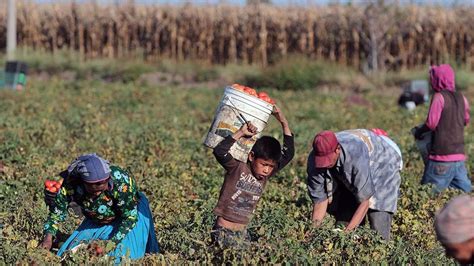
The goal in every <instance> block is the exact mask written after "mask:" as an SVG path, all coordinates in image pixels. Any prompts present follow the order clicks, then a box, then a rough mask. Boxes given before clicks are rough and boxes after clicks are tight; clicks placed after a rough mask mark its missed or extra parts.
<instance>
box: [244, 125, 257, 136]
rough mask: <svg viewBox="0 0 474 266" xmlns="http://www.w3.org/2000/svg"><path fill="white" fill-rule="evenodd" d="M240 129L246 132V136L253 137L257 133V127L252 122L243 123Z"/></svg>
mask: <svg viewBox="0 0 474 266" xmlns="http://www.w3.org/2000/svg"><path fill="white" fill-rule="evenodd" d="M240 130H242V133H244V137H252V136H254V135H255V134H257V127H256V126H254V125H252V123H250V122H247V123H245V124H243V125H242V127H241V128H240Z"/></svg>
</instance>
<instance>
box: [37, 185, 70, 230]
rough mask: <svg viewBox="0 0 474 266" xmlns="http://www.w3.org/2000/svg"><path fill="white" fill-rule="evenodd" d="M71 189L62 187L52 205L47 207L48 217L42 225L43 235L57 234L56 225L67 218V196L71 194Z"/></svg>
mask: <svg viewBox="0 0 474 266" xmlns="http://www.w3.org/2000/svg"><path fill="white" fill-rule="evenodd" d="M73 192H74V190H73V188H72V187H69V186H63V187H61V189H60V190H59V192H58V193H57V194H56V197H55V198H54V204H52V205H51V207H49V215H48V219H47V220H46V223H45V224H44V228H43V232H44V234H52V235H53V236H55V235H56V233H57V232H58V224H59V223H61V222H64V220H66V217H67V206H68V195H69V194H71V193H73Z"/></svg>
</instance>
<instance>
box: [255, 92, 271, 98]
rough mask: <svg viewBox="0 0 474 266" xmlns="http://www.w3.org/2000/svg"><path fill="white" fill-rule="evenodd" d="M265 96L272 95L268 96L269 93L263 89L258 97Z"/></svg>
mask: <svg viewBox="0 0 474 266" xmlns="http://www.w3.org/2000/svg"><path fill="white" fill-rule="evenodd" d="M263 97H268V98H270V96H268V93H266V92H264V91H261V92H259V93H258V98H263Z"/></svg>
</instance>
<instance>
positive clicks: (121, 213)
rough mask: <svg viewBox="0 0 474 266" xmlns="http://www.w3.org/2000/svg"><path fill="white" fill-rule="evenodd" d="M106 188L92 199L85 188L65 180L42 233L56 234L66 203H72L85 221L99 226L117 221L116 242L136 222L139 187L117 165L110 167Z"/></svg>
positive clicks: (63, 215)
mask: <svg viewBox="0 0 474 266" xmlns="http://www.w3.org/2000/svg"><path fill="white" fill-rule="evenodd" d="M110 168H111V173H110V180H109V188H108V189H107V190H105V191H103V192H102V193H101V194H100V195H99V196H97V197H96V198H94V199H92V198H90V197H88V196H87V193H86V192H85V189H84V186H83V185H82V183H80V182H75V180H67V179H66V180H64V182H63V185H62V187H61V189H60V190H59V192H58V194H57V195H56V198H55V200H54V204H53V205H52V206H51V207H50V210H49V216H48V220H47V221H46V223H45V225H44V233H45V234H46V233H49V234H52V235H56V233H57V231H58V224H59V223H61V222H63V221H64V220H65V219H66V217H67V214H68V210H67V208H68V203H69V202H71V201H75V202H76V203H77V204H78V205H79V206H81V209H82V212H83V214H84V215H85V216H86V217H87V219H92V220H93V221H95V222H97V223H99V224H108V223H111V222H112V221H115V220H116V219H120V220H119V221H120V222H119V223H118V229H117V230H114V231H115V232H116V233H115V235H114V236H112V238H111V240H112V241H114V242H115V243H119V242H120V241H122V239H123V238H125V236H126V235H127V233H128V232H129V231H130V230H131V229H133V228H134V227H135V225H136V223H137V221H138V210H137V206H138V199H139V194H138V186H137V184H136V181H135V179H134V178H133V177H132V176H131V175H129V174H128V173H127V172H125V171H124V170H122V169H121V168H119V167H117V166H111V167H110Z"/></svg>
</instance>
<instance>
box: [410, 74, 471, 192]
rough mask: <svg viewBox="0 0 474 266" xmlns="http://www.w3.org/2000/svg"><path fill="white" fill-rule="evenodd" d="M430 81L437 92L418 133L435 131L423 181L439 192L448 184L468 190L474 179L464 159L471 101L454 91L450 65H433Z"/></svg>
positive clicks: (420, 135)
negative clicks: (465, 130)
mask: <svg viewBox="0 0 474 266" xmlns="http://www.w3.org/2000/svg"><path fill="white" fill-rule="evenodd" d="M430 83H431V87H432V88H433V90H434V91H435V93H434V95H433V98H432V100H431V105H430V109H429V112H428V117H427V119H426V123H425V124H424V125H423V126H422V127H420V128H419V129H418V130H416V132H415V138H417V139H421V138H422V137H423V134H424V133H425V132H428V131H432V132H433V136H432V142H431V150H430V152H429V160H428V164H427V165H426V167H425V172H424V174H423V178H422V180H421V183H422V184H434V185H435V189H436V191H437V192H441V191H443V190H444V189H446V188H448V187H452V188H456V189H460V190H463V191H464V192H469V191H471V190H472V186H471V181H470V179H469V177H468V175H467V171H466V166H465V164H464V161H465V160H466V155H465V152H464V127H465V126H466V125H467V124H469V120H470V117H469V104H468V102H467V99H466V97H464V96H463V95H462V94H461V93H460V92H457V91H456V90H455V80H454V71H453V69H452V68H451V66H450V65H440V66H433V67H431V69H430Z"/></svg>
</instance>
